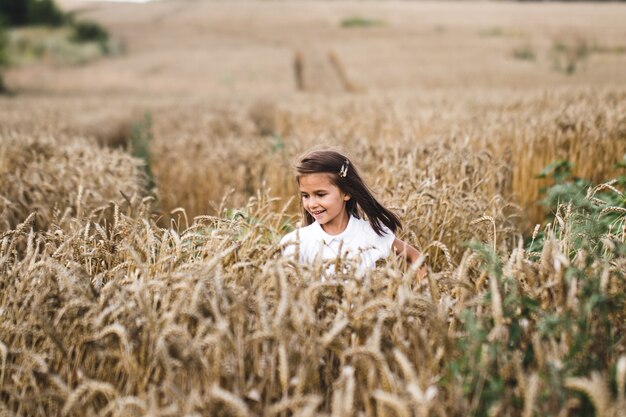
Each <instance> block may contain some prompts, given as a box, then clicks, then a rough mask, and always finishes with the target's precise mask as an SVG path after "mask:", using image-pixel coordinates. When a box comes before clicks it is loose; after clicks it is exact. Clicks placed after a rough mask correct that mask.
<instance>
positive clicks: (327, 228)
mask: <svg viewBox="0 0 626 417" xmlns="http://www.w3.org/2000/svg"><path fill="white" fill-rule="evenodd" d="M296 180H297V181H298V186H299V188H300V196H301V201H302V211H303V215H304V220H305V222H306V224H307V226H305V227H301V228H299V229H297V230H294V231H293V232H291V233H289V234H287V235H286V236H284V237H283V238H282V240H281V242H280V243H281V245H282V247H283V255H284V256H287V257H297V260H298V261H299V262H301V263H313V262H315V261H316V260H317V259H319V258H320V257H321V259H322V260H336V259H337V258H338V257H339V258H344V257H346V258H351V259H355V260H356V261H357V263H358V268H359V271H364V270H367V269H371V268H374V267H375V265H376V261H377V260H379V259H384V258H387V256H389V254H390V253H391V251H392V249H393V251H394V252H395V253H398V254H401V255H402V256H404V257H405V258H406V260H407V261H408V262H409V263H413V262H415V261H417V259H418V258H419V257H420V253H419V252H418V251H417V249H415V248H414V247H413V246H411V245H409V244H407V243H405V242H403V241H402V240H400V239H398V238H397V237H395V234H394V233H395V232H396V231H397V230H398V229H400V228H401V227H402V225H401V224H400V220H399V219H398V217H397V216H396V215H395V214H394V213H392V212H391V211H389V210H388V209H387V208H385V207H384V206H383V205H382V204H380V203H379V202H378V200H376V198H374V196H373V195H372V193H371V191H370V190H369V188H368V187H367V185H365V183H364V182H363V179H362V178H361V176H360V175H359V172H358V171H357V169H356V167H355V166H354V164H353V163H352V162H351V161H350V160H349V159H348V158H347V157H345V156H344V155H342V154H340V153H339V152H335V151H331V150H316V151H311V152H309V153H307V154H306V155H304V156H303V157H302V158H301V159H300V161H299V163H298V165H297V166H296ZM365 218H367V220H365ZM330 272H332V266H331V267H330ZM424 273H425V272H424V271H423V269H422V270H420V271H419V273H418V278H421V277H422V275H423V274H424Z"/></svg>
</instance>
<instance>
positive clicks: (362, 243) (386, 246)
mask: <svg viewBox="0 0 626 417" xmlns="http://www.w3.org/2000/svg"><path fill="white" fill-rule="evenodd" d="M382 229H383V232H384V235H383V236H379V235H378V234H376V232H375V231H374V229H372V226H371V225H370V223H369V222H368V221H366V220H362V219H357V218H356V217H354V216H350V218H349V220H348V226H347V227H346V230H344V231H343V232H341V233H339V234H338V235H334V236H333V235H329V234H328V233H326V232H325V231H324V229H322V226H321V225H320V224H319V223H318V222H314V223H312V224H310V225H308V226H306V227H301V228H299V229H296V230H294V231H293V232H291V233H288V234H287V235H285V236H284V237H283V238H282V239H281V241H280V243H281V246H282V247H283V256H286V257H294V258H296V256H297V258H296V259H297V261H298V262H300V263H314V262H315V261H316V260H317V259H319V258H320V257H321V259H322V260H324V261H327V260H336V259H337V258H338V257H341V258H342V259H343V258H348V259H354V260H356V261H357V262H358V268H359V272H363V271H365V270H367V269H372V268H374V267H375V266H376V261H378V260H379V259H384V258H387V256H389V253H390V252H391V247H392V245H393V242H394V240H395V238H396V237H395V235H394V234H393V232H392V231H391V230H389V229H388V228H387V227H386V226H384V225H383V226H382ZM298 248H299V251H298ZM296 251H298V253H297V254H296ZM340 251H341V253H340ZM333 270H334V265H329V268H328V269H327V272H329V273H332V272H333Z"/></svg>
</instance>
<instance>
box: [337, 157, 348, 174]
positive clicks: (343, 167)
mask: <svg viewBox="0 0 626 417" xmlns="http://www.w3.org/2000/svg"><path fill="white" fill-rule="evenodd" d="M348 166H350V161H348V160H347V159H346V162H344V163H343V164H342V165H341V169H340V170H339V176H340V177H341V178H345V177H346V175H348Z"/></svg>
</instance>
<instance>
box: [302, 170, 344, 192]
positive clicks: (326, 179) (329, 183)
mask: <svg viewBox="0 0 626 417" xmlns="http://www.w3.org/2000/svg"><path fill="white" fill-rule="evenodd" d="M298 184H299V185H300V189H313V190H318V189H322V188H324V189H326V188H331V187H337V186H336V185H335V183H334V181H333V179H332V176H331V174H329V173H327V172H319V173H315V174H306V175H300V177H298Z"/></svg>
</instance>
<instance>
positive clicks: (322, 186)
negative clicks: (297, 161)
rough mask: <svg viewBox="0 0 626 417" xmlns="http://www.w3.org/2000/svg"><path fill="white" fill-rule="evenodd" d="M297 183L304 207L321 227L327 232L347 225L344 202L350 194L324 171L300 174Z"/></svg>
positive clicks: (341, 229)
mask: <svg viewBox="0 0 626 417" xmlns="http://www.w3.org/2000/svg"><path fill="white" fill-rule="evenodd" d="M298 183H299V186H300V196H301V198H302V205H303V206H304V209H305V210H306V211H307V212H309V213H310V214H311V216H313V218H314V219H315V220H317V222H318V223H319V224H320V225H321V226H322V229H324V231H325V232H326V233H329V234H338V233H341V232H343V230H345V228H346V226H347V225H348V219H349V217H348V212H347V211H346V202H347V201H348V200H350V196H349V195H347V194H344V193H343V192H342V191H341V190H340V189H339V187H337V186H336V185H335V184H333V182H332V181H331V179H330V176H329V174H326V173H315V174H307V175H302V176H301V177H300V179H299V181H298Z"/></svg>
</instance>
